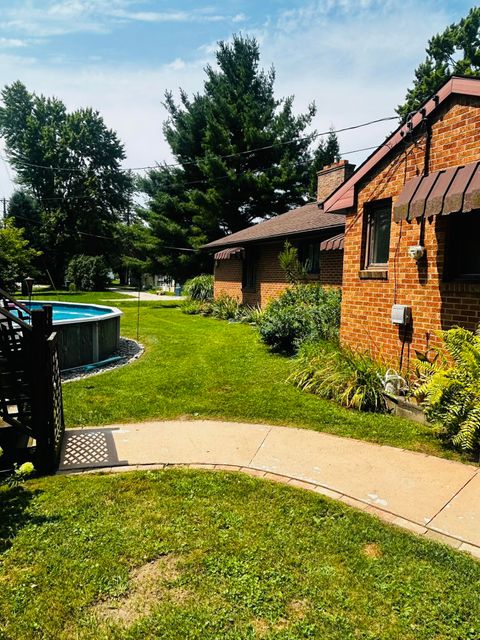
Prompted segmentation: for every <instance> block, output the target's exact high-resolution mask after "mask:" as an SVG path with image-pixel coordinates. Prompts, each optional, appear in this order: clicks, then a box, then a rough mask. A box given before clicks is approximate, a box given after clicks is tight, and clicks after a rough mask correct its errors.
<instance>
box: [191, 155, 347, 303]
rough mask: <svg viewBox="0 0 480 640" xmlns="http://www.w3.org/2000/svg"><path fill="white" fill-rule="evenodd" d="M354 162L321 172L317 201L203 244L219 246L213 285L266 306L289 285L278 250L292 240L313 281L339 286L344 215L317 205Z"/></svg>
mask: <svg viewBox="0 0 480 640" xmlns="http://www.w3.org/2000/svg"><path fill="white" fill-rule="evenodd" d="M353 169H354V167H353V165H350V164H348V162H347V161H346V160H342V161H340V162H337V163H334V164H332V165H329V166H328V167H324V168H323V169H322V170H321V171H319V172H318V174H317V175H318V189H317V202H313V203H309V204H306V205H304V206H302V207H298V208H297V209H292V210H291V211H287V212H286V213H284V214H282V215H279V216H275V217H274V218H270V219H269V220H265V221H263V222H260V223H258V224H256V225H253V226H252V227H248V228H247V229H242V230H241V231H238V232H237V233H233V234H231V235H229V236H225V237H224V238H220V239H219V240H215V241H214V242H210V243H209V244H207V245H205V246H204V247H203V248H204V249H206V250H209V251H215V254H214V259H215V271H214V275H215V288H214V293H215V297H216V298H217V297H218V296H220V295H229V296H233V297H234V298H236V299H237V300H239V301H241V302H242V303H244V304H250V305H260V306H265V304H266V303H267V302H268V300H269V299H271V298H273V297H276V296H278V295H279V294H280V293H281V292H282V291H283V290H284V289H285V288H286V287H287V286H288V283H287V282H286V279H285V274H284V272H283V271H282V269H281V268H280V265H279V261H278V258H279V254H280V253H281V251H282V250H283V247H284V244H285V241H286V240H288V241H289V242H290V243H291V244H292V245H293V246H296V247H297V248H298V253H299V257H300V259H301V261H302V262H303V264H304V266H305V269H306V271H307V277H308V279H309V281H312V282H319V283H321V284H323V285H327V286H337V287H339V286H341V284H342V269H343V232H344V217H343V216H342V215H337V214H326V213H324V212H323V211H322V210H321V208H320V209H319V204H320V203H321V202H322V201H323V200H325V198H326V197H327V196H328V195H330V194H331V193H332V192H333V191H334V190H335V189H336V188H337V187H338V186H339V185H340V184H342V183H343V182H344V181H345V179H346V178H347V177H349V176H350V175H351V174H352V173H353Z"/></svg>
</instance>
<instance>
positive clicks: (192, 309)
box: [180, 299, 208, 316]
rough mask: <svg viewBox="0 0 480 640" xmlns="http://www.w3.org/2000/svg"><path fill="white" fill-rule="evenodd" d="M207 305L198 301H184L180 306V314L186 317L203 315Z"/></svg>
mask: <svg viewBox="0 0 480 640" xmlns="http://www.w3.org/2000/svg"><path fill="white" fill-rule="evenodd" d="M207 304H208V303H205V302H200V301H199V300H190V299H187V300H184V301H183V302H182V304H181V307H180V308H181V310H182V313H185V314H186V315H188V316H194V315H197V314H199V313H203V311H204V310H205V308H206V305H207Z"/></svg>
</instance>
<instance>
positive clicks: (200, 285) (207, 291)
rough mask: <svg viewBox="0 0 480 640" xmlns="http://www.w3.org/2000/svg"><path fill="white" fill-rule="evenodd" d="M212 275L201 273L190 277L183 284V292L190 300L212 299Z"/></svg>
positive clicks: (203, 300) (206, 300)
mask: <svg viewBox="0 0 480 640" xmlns="http://www.w3.org/2000/svg"><path fill="white" fill-rule="evenodd" d="M213 281H214V279H213V276H211V275H206V274H204V275H201V276H195V278H190V280H187V281H186V282H185V284H184V285H183V293H184V294H185V295H186V296H187V297H188V298H190V299H191V300H197V301H200V302H208V301H210V300H213Z"/></svg>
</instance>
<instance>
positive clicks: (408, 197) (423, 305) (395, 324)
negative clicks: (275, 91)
mask: <svg viewBox="0 0 480 640" xmlns="http://www.w3.org/2000/svg"><path fill="white" fill-rule="evenodd" d="M323 209H324V212H325V213H324V215H327V216H329V218H330V217H331V216H335V215H340V220H341V221H342V223H343V221H344V219H345V225H346V231H345V239H344V268H343V299H342V324H341V339H342V341H343V342H345V343H348V344H350V345H352V346H354V347H355V348H357V349H358V348H359V349H368V350H370V351H374V352H376V353H377V354H383V355H384V356H385V357H386V358H387V359H388V360H389V361H390V362H392V363H394V364H395V365H396V366H398V367H399V368H402V367H403V368H405V367H406V366H407V365H408V361H409V358H410V357H411V356H412V355H415V354H414V350H418V351H421V352H424V351H426V350H427V349H428V348H429V347H430V346H432V345H433V344H435V340H436V336H435V333H434V332H435V331H436V330H438V329H447V328H450V327H452V326H454V325H461V326H463V327H466V328H469V329H475V328H476V327H477V326H478V323H479V320H480V79H475V78H460V77H454V78H451V79H450V80H449V81H448V82H447V83H446V84H445V85H444V86H443V87H442V88H441V89H440V90H439V91H438V92H437V93H436V94H435V95H434V96H433V97H432V98H431V99H429V100H428V101H427V102H426V103H425V104H424V105H423V107H422V108H421V109H420V110H419V111H418V112H417V113H415V114H414V115H413V117H411V119H410V120H409V121H408V122H407V123H406V124H405V125H403V126H401V127H399V128H398V129H397V130H396V131H395V132H394V133H393V134H392V135H391V136H390V137H389V138H388V139H387V140H386V141H385V143H384V144H382V145H381V146H380V147H379V148H378V149H377V150H376V151H375V152H374V153H373V154H372V155H371V156H370V157H369V158H368V159H367V160H366V161H365V162H364V163H363V164H362V165H361V166H360V167H359V168H358V169H357V170H356V171H355V173H354V174H353V175H352V176H351V177H350V178H349V179H348V180H347V181H346V182H345V183H344V184H343V185H342V186H340V187H339V188H338V189H337V190H336V191H335V192H334V193H333V194H332V195H331V196H330V197H329V198H327V199H326V201H325V202H324V205H323ZM344 216H345V218H344Z"/></svg>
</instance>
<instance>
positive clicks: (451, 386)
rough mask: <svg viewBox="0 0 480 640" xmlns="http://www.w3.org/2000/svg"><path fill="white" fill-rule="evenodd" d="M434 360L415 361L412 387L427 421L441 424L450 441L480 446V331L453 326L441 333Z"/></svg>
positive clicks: (472, 447)
mask: <svg viewBox="0 0 480 640" xmlns="http://www.w3.org/2000/svg"><path fill="white" fill-rule="evenodd" d="M440 335H441V337H442V339H443V346H442V347H441V348H440V349H439V351H438V355H437V356H436V357H435V358H433V359H430V360H429V359H427V358H421V359H419V360H418V361H417V374H418V382H417V384H416V388H415V390H414V395H415V397H416V398H417V399H418V400H420V402H421V403H422V406H423V408H424V409H425V414H426V416H427V418H428V420H429V421H430V422H433V423H439V424H441V425H443V427H444V428H445V430H446V433H447V435H448V437H449V439H450V440H451V442H452V444H453V445H454V446H456V447H459V448H460V449H463V450H466V451H477V450H478V449H480V333H479V332H478V331H477V333H473V332H472V331H468V330H467V329H462V328H460V327H455V328H453V329H449V330H448V331H442V332H440Z"/></svg>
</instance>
